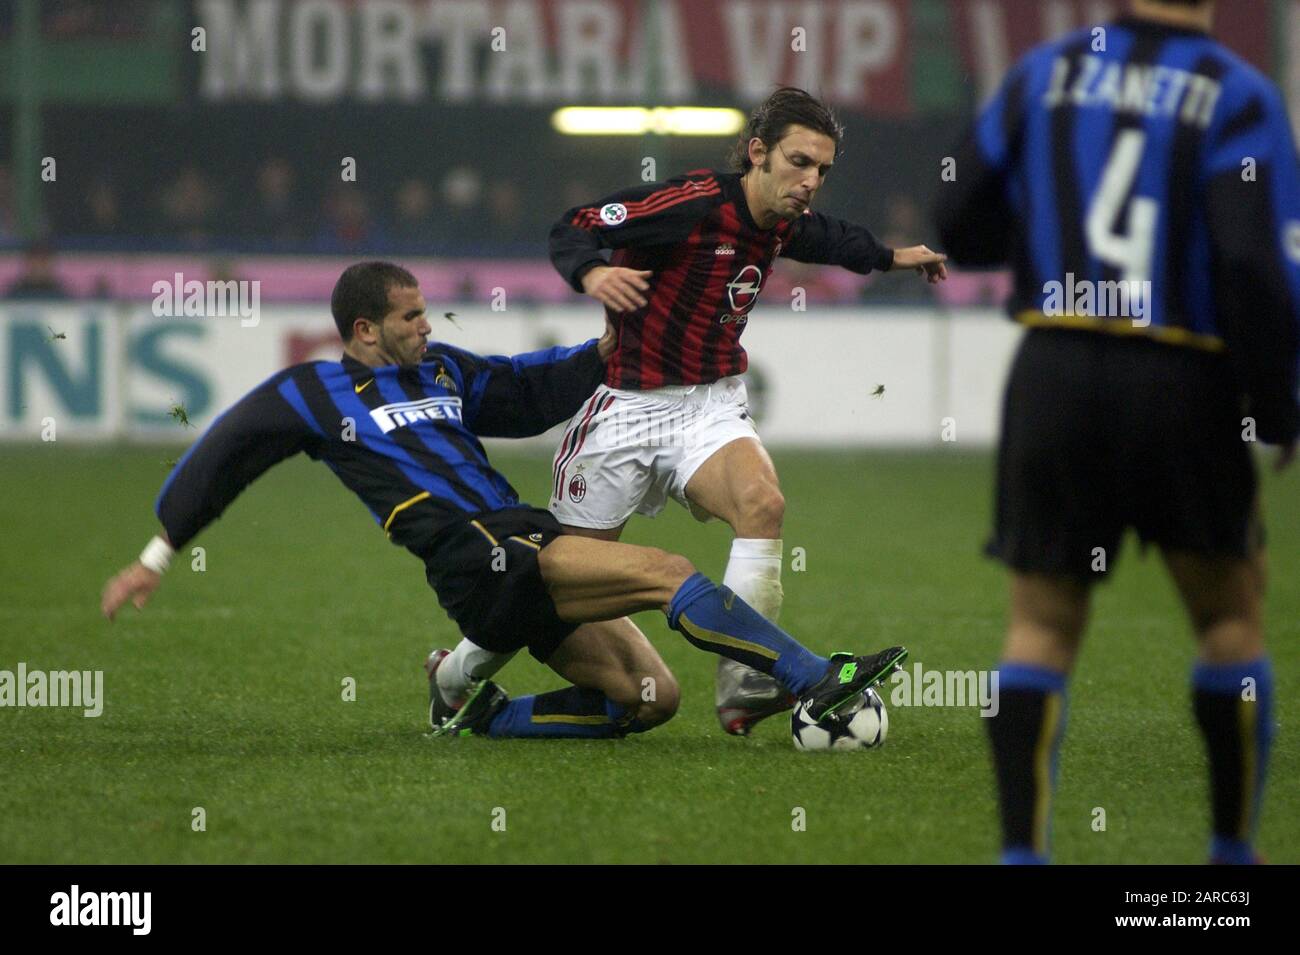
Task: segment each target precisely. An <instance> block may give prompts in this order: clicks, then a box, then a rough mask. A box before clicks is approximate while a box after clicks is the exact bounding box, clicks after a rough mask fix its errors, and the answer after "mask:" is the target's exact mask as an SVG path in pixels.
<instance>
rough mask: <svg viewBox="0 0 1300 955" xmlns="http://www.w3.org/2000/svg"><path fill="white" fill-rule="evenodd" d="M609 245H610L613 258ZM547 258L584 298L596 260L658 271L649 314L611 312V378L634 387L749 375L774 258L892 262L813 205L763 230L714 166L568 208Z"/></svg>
mask: <svg viewBox="0 0 1300 955" xmlns="http://www.w3.org/2000/svg"><path fill="white" fill-rule="evenodd" d="M603 249H611V250H613V253H612V255H611V256H610V258H609V260H608V262H607V261H606V259H605V258H604V256H602V255H601V250H603ZM550 251H551V261H552V262H553V263H554V264H555V267H556V269H558V270H559V272H560V274H561V275H562V276H563V277H564V279H565V281H567V282H568V283H569V284H570V285H571V286H572V287H573V288H574V289H575V290H576V291H579V292H581V291H582V277H583V275H585V274H586V273H587V272H588V271H589V270H590V269H592V268H594V267H595V266H598V265H606V264H609V265H615V266H622V267H625V268H630V269H641V270H648V271H650V272H651V273H653V274H652V276H651V278H650V291H649V293H648V294H647V295H646V298H647V304H646V305H645V306H644V307H642V308H639V309H637V310H635V311H631V312H615V311H613V310H612V309H608V308H607V309H606V313H607V314H608V315H609V318H610V320H611V322H612V323H613V325H614V328H615V330H616V331H617V333H618V348H617V350H616V351H615V353H614V355H613V357H612V358H611V359H610V360H609V362H608V363H607V365H606V374H605V383H606V384H607V385H609V386H610V387H612V388H627V389H633V390H648V389H651V388H658V387H661V386H663V385H694V384H704V383H708V382H712V381H717V380H718V379H719V378H723V377H726V376H727V375H738V374H740V373H741V372H743V371H744V370H745V369H746V367H748V359H747V356H746V355H745V349H744V348H742V347H741V345H740V335H741V332H742V331H744V328H745V324H746V322H748V320H749V312H750V310H751V309H752V308H753V307H754V303H755V302H756V301H758V295H759V292H760V291H761V289H762V287H763V282H764V281H765V280H766V279H767V277H768V275H769V274H770V273H771V269H772V263H773V262H774V260H775V259H776V257H777V256H778V255H784V256H787V257H788V258H791V259H794V260H796V261H799V262H816V263H822V264H827V265H840V266H843V267H844V268H846V269H849V270H851V271H854V272H859V273H862V274H866V273H867V272H870V271H871V270H872V269H877V270H885V269H888V268H889V267H890V266H891V265H892V264H893V261H894V253H893V250H891V249H888V248H885V247H884V246H882V245H881V244H880V243H879V242H877V241H876V239H875V237H874V236H873V235H872V234H871V233H870V232H869V231H867V230H866V229H865V228H863V227H862V226H858V225H853V224H851V223H848V222H843V221H841V220H839V219H833V218H831V217H829V216H824V215H821V214H820V213H816V212H813V211H812V210H807V211H805V212H804V214H803V215H801V216H798V217H796V218H795V219H794V220H792V221H785V220H782V221H779V222H778V223H777V224H776V225H775V226H773V227H772V228H770V229H760V228H759V227H758V225H757V224H756V223H755V222H754V218H753V216H752V215H751V214H750V211H749V205H748V203H747V202H746V201H745V194H744V190H743V188H742V186H741V183H740V173H738V172H718V171H714V170H708V169H700V170H695V171H694V172H688V173H686V174H685V175H683V176H678V177H676V178H674V179H669V180H668V181H667V182H656V183H647V184H646V185H643V186H635V187H633V188H631V189H624V190H622V191H621V192H616V193H614V194H613V195H611V196H606V197H605V198H604V199H601V200H599V201H597V202H594V203H592V204H590V205H586V206H579V207H577V208H575V209H570V210H569V211H568V212H566V213H565V214H564V216H563V217H562V218H561V219H560V221H559V222H557V223H556V224H555V225H554V226H553V227H552V228H551V237H550Z"/></svg>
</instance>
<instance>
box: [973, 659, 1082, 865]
mask: <svg viewBox="0 0 1300 955" xmlns="http://www.w3.org/2000/svg"><path fill="white" fill-rule="evenodd" d="M997 693H998V712H997V715H996V716H992V717H990V718H989V719H988V721H987V722H988V732H989V739H990V741H991V742H992V744H993V768H994V771H995V772H996V774H997V779H998V804H999V808H1000V810H1001V818H1002V861H1003V862H1004V863H1006V864H1009V865H1031V864H1044V863H1046V862H1047V860H1048V844H1049V839H1050V833H1051V813H1052V794H1053V792H1054V791H1055V789H1056V771H1057V763H1058V759H1057V757H1058V754H1059V752H1060V747H1061V738H1062V736H1064V734H1065V722H1066V712H1067V706H1066V694H1065V674H1064V673H1060V672H1058V671H1056V670H1049V669H1047V668H1046V667H1038V666H1030V665H1028V664H1023V663H1004V664H1002V665H1001V666H1000V667H999V668H998V684H997Z"/></svg>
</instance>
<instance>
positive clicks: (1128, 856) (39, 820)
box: [0, 443, 1300, 863]
mask: <svg viewBox="0 0 1300 955" xmlns="http://www.w3.org/2000/svg"><path fill="white" fill-rule="evenodd" d="M175 456H176V451H175V450H174V449H154V448H132V449H116V450H111V451H103V450H89V449H78V448H75V447H67V446H65V445H64V444H62V443H59V444H57V445H44V446H39V447H37V446H22V447H8V448H5V449H4V450H3V453H2V457H0V476H2V478H3V486H4V497H3V503H2V504H0V515H2V516H3V527H4V530H5V547H4V557H3V574H0V669H9V670H13V669H15V668H16V666H17V664H18V662H19V661H25V662H26V664H27V666H28V668H29V669H46V670H56V669H91V670H94V669H100V670H103V671H104V694H105V697H106V702H105V708H104V713H103V715H102V716H100V717H99V718H97V719H87V718H84V717H83V716H82V715H81V711H80V710H71V709H55V708H45V709H36V708H23V709H9V708H5V709H0V738H2V739H3V743H2V744H0V753H3V758H2V759H0V769H2V773H3V778H4V785H3V786H0V862H29V863H45V862H63V863H100V862H422V863H481V862H649V863H657V862H680V863H685V862H740V863H758V862H794V863H809V862H843V863H885V862H989V861H992V860H993V859H994V858H995V855H996V844H997V828H996V820H995V802H994V797H993V779H992V774H991V771H990V768H989V761H988V754H987V744H986V740H985V736H984V733H983V726H982V725H981V722H982V721H981V719H980V718H979V717H978V715H977V711H976V710H975V709H973V708H971V709H957V708H920V707H917V708H901V707H891V708H890V718H891V723H890V737H889V742H888V744H887V745H886V746H885V747H884V748H883V749H881V750H879V751H875V752H865V753H857V754H804V753H798V752H796V751H795V750H794V749H793V748H792V746H791V744H790V738H789V723H788V720H786V719H784V718H778V719H774V720H770V721H768V722H767V723H765V724H763V725H762V726H760V727H759V729H758V731H757V732H756V734H755V736H754V737H753V738H751V739H748V740H741V739H733V738H730V737H727V736H725V735H724V734H723V733H722V732H721V730H720V729H719V727H718V725H717V722H716V720H715V718H714V714H713V669H714V661H713V658H712V657H710V656H707V655H705V654H702V653H700V652H699V651H697V650H695V649H693V648H692V647H691V646H689V645H688V644H687V643H686V642H685V641H684V640H683V639H682V638H681V637H679V636H677V635H676V634H674V633H672V632H671V631H669V630H668V629H667V627H666V626H665V624H664V621H663V619H662V617H661V616H660V615H658V614H645V615H643V616H642V617H641V618H639V621H638V622H639V623H640V625H641V627H642V629H644V630H645V631H646V632H647V633H648V634H649V635H650V636H651V638H652V639H653V640H654V642H655V644H656V645H657V646H658V648H659V650H660V652H661V653H662V654H663V656H664V658H665V659H666V660H667V661H668V664H669V666H670V667H671V668H672V669H673V671H674V672H675V673H676V674H677V676H678V678H679V680H680V682H681V684H682V689H683V703H682V708H681V711H680V713H679V714H678V716H677V717H676V718H675V719H674V720H673V721H672V722H670V723H669V724H667V725H666V726H664V727H662V728H660V729H658V730H655V731H653V732H651V733H648V734H646V735H643V736H638V737H633V738H629V739H626V740H622V741H600V742H584V741H571V742H570V741H528V740H511V741H491V740H483V739H473V740H466V741H454V742H451V741H440V740H434V739H432V738H430V737H429V736H428V735H427V734H426V731H425V725H424V720H425V712H426V704H425V700H426V685H425V681H424V679H423V672H422V671H421V669H420V663H421V661H422V659H423V657H424V654H425V653H426V652H427V651H428V649H429V648H430V647H433V646H440V645H445V646H451V645H452V644H453V643H454V641H455V639H456V634H455V632H454V630H453V627H452V625H451V624H450V622H449V621H448V620H447V619H446V618H445V617H444V615H443V614H442V611H441V610H440V609H439V607H438V605H437V603H436V601H435V599H434V595H433V593H432V592H431V591H430V590H429V589H428V587H427V585H426V584H425V582H424V577H423V573H422V568H421V566H420V564H419V563H418V562H417V561H416V560H415V559H414V558H412V557H411V556H410V555H408V554H407V553H406V552H404V551H401V550H399V549H397V548H395V547H392V546H391V545H390V544H388V543H387V541H386V540H385V539H384V536H383V535H382V534H381V533H379V532H378V530H377V529H376V528H375V526H374V524H373V522H372V521H371V519H370V517H369V515H368V514H367V513H366V512H365V509H364V508H363V507H362V506H361V505H360V504H359V503H358V502H357V501H356V500H355V499H354V498H353V497H352V496H351V495H350V494H349V493H348V492H347V491H346V490H345V489H344V488H343V487H342V486H340V485H339V484H338V483H337V481H336V480H335V479H334V477H333V476H332V475H331V474H330V473H329V472H328V470H327V469H326V468H324V467H321V466H319V465H316V464H313V463H311V462H310V461H308V460H307V459H306V458H299V459H295V460H293V461H290V462H288V463H286V464H283V465H281V466H280V467H279V468H277V469H275V470H274V471H272V472H271V473H270V474H268V475H267V476H266V477H264V478H263V479H262V480H261V481H260V482H258V483H257V484H256V485H254V486H253V487H252V488H251V489H250V490H249V491H248V492H246V493H245V495H244V496H243V497H242V498H241V499H240V500H238V501H237V502H236V503H235V505H234V506H233V507H232V508H231V509H230V511H229V512H228V513H227V514H226V516H225V517H224V518H223V519H222V520H221V521H219V522H218V523H217V524H216V525H214V526H213V527H212V528H210V529H209V530H208V531H207V532H206V533H205V534H203V535H201V536H200V537H199V539H198V540H197V541H196V542H195V543H196V544H198V545H201V546H203V547H204V548H205V549H206V562H207V569H206V571H204V572H203V573H196V572H193V571H192V570H191V567H190V561H189V560H188V559H182V557H181V556H178V558H177V561H176V562H175V563H174V564H173V568H172V570H171V572H170V573H169V574H168V576H167V579H166V580H165V582H164V585H163V587H162V589H161V590H160V591H159V593H158V594H157V595H156V596H155V599H154V601H153V603H152V604H151V605H150V606H149V607H148V608H147V609H146V610H145V612H143V613H136V612H135V611H134V610H133V609H131V608H129V607H128V608H127V609H126V611H125V613H124V615H123V617H122V618H120V619H119V621H118V622H117V623H116V624H115V625H112V626H110V625H109V624H108V623H106V622H105V621H103V620H102V619H100V617H99V615H98V601H99V592H100V588H101V587H102V585H103V583H104V581H105V579H106V578H107V577H108V576H109V575H110V574H111V573H112V572H114V571H116V570H117V569H118V568H119V567H120V566H121V565H122V564H124V563H126V562H127V561H128V560H129V559H131V558H133V557H134V556H135V555H136V554H137V553H139V550H140V548H141V547H142V546H143V544H144V543H145V541H146V540H147V539H148V537H149V535H150V534H152V533H153V532H154V529H155V526H156V525H155V522H154V520H153V517H152V513H151V504H152V501H153V498H154V496H155V494H156V493H157V490H158V487H159V485H160V483H161V482H162V480H163V479H164V477H165V476H166V473H167V465H166V463H165V462H166V460H167V459H170V458H174V457H175ZM494 456H495V457H496V459H497V461H498V463H499V465H500V466H501V467H502V469H503V470H504V471H505V472H506V473H507V475H508V476H509V477H510V478H511V479H512V481H514V483H515V485H516V487H518V488H519V489H520V492H521V493H522V495H523V496H524V498H525V499H526V500H531V501H534V502H543V503H544V501H545V499H546V493H545V489H546V484H547V479H548V472H549V468H548V462H547V459H545V458H543V457H540V456H536V455H527V456H525V455H518V454H515V455H508V454H500V453H498V454H495V455H494ZM775 457H776V461H777V467H778V470H779V471H780V473H781V475H782V481H783V485H784V490H785V492H786V497H787V500H788V514H787V523H786V534H785V539H786V552H787V567H786V573H785V590H786V600H785V608H784V611H783V615H782V622H783V624H784V625H785V626H786V628H787V629H789V630H790V631H791V632H792V633H794V634H795V635H796V636H798V637H799V638H800V639H801V640H803V641H804V642H805V643H806V644H808V645H809V646H811V647H813V648H814V649H817V650H820V651H823V652H826V651H830V650H832V649H837V648H843V647H850V648H860V649H863V650H867V649H870V650H874V649H878V648H880V647H882V646H885V645H888V644H892V643H902V644H906V645H907V646H908V647H909V648H910V649H911V650H912V655H913V660H919V661H920V662H921V663H922V664H923V665H924V666H925V667H927V668H936V669H959V670H966V669H982V668H987V667H989V666H990V665H992V664H993V663H994V661H995V660H996V657H997V652H998V648H999V645H1000V640H1001V634H1002V627H1003V620H1004V613H1005V609H1004V605H1005V585H1004V581H1003V575H1002V573H1001V572H1000V569H999V568H998V567H997V565H995V564H993V563H992V562H990V561H988V560H986V559H984V558H982V557H981V556H980V553H979V547H980V544H981V543H982V541H983V538H984V534H985V531H986V528H987V526H988V521H989V510H990V481H991V458H990V456H989V455H987V454H977V453H941V452H938V451H933V452H871V453H867V452H861V453H844V454H831V453H796V452H785V453H778V454H776V455H775ZM1270 460H1271V458H1270ZM1264 500H1265V508H1266V516H1267V520H1268V525H1269V533H1270V541H1271V551H1272V587H1271V593H1270V597H1269V602H1268V615H1267V620H1268V630H1269V640H1270V644H1271V648H1272V653H1273V658H1274V665H1275V669H1276V672H1277V678H1278V679H1277V700H1278V705H1277V709H1276V719H1277V722H1278V723H1279V724H1280V727H1279V732H1278V736H1277V739H1276V742H1275V745H1274V755H1273V762H1272V767H1271V774H1270V785H1269V790H1268V795H1267V802H1266V807H1265V816H1264V822H1263V825H1262V831H1261V835H1260V843H1259V844H1260V847H1261V848H1262V850H1263V851H1264V852H1265V853H1266V854H1267V855H1268V856H1269V857H1270V860H1271V861H1274V862H1290V863H1295V862H1300V786H1297V785H1296V783H1297V780H1298V779H1300V755H1298V754H1300V748H1298V744H1297V733H1296V728H1295V723H1296V715H1297V713H1300V666H1297V664H1298V663H1300V474H1297V473H1295V472H1294V471H1293V472H1291V473H1287V474H1286V475H1284V476H1283V477H1282V478H1281V479H1278V478H1274V477H1272V476H1271V475H1268V476H1266V479H1265V499H1264ZM626 539H628V540H630V541H632V542H638V543H647V544H656V545H659V546H662V547H666V548H670V549H673V550H677V551H680V552H682V553H684V554H686V555H687V556H689V557H690V558H692V559H693V560H694V561H695V562H696V563H697V565H698V566H699V567H700V568H701V569H702V570H704V571H705V572H707V573H709V574H710V575H712V576H714V577H715V578H718V577H720V576H721V572H722V568H723V563H724V560H725V556H726V551H727V547H728V541H729V533H728V531H727V529H726V528H725V527H724V526H722V525H719V524H716V523H715V524H712V525H707V526H705V525H699V524H696V523H695V522H694V521H692V520H691V519H690V517H689V516H688V515H687V514H686V513H685V512H684V511H682V510H681V509H680V508H676V507H673V508H671V509H670V512H669V513H667V514H665V515H664V516H662V517H661V518H659V519H658V520H654V521H649V520H644V519H636V520H634V521H633V523H632V525H631V527H630V529H629V533H628V535H627V538H626ZM796 547H802V548H804V549H805V552H806V569H805V570H804V571H803V572H800V573H795V572H792V571H791V570H790V565H789V556H790V553H791V550H792V549H793V548H796ZM1192 658H1193V644H1192V640H1191V639H1190V637H1189V634H1188V628H1187V626H1186V624H1185V622H1184V620H1183V617H1182V615H1181V611H1180V610H1179V609H1178V607H1177V604H1176V602H1175V598H1174V594H1173V591H1172V588H1171V586H1170V584H1169V582H1168V581H1167V579H1166V578H1165V577H1164V574H1163V572H1162V570H1161V569H1160V564H1159V561H1158V559H1157V558H1156V557H1155V555H1154V554H1152V555H1148V556H1147V557H1146V558H1145V559H1140V558H1139V555H1138V551H1137V547H1136V545H1135V543H1134V541H1133V540H1131V539H1130V540H1129V541H1127V542H1126V545H1125V549H1124V553H1123V554H1122V556H1121V557H1120V559H1119V568H1118V574H1117V576H1116V577H1115V579H1113V580H1112V581H1111V582H1110V583H1108V584H1106V585H1105V586H1103V587H1102V588H1100V590H1099V592H1098V596H1097V600H1096V601H1095V607H1094V616H1093V621H1092V625H1091V629H1090V632H1089V640H1088V644H1087V646H1086V648H1085V652H1084V657H1083V660H1082V663H1081V665H1080V667H1079V669H1078V672H1077V674H1076V676H1075V679H1074V681H1073V683H1072V688H1071V699H1070V715H1069V727H1068V731H1067V737H1066V744H1065V748H1064V751H1063V755H1062V761H1061V785H1060V790H1059V792H1058V796H1057V800H1056V805H1055V814H1054V827H1055V858H1056V860H1057V861H1059V862H1074V863H1084V862H1087V863H1120V862H1123V863H1128V862H1147V863H1153V862H1174V863H1194V862H1200V861H1202V859H1203V853H1204V847H1205V844H1206V831H1207V827H1208V809H1207V805H1206V793H1205V789H1206V775H1205V771H1204V756H1203V753H1202V750H1201V744H1200V739H1199V736H1198V735H1197V734H1196V732H1195V729H1194V725H1193V722H1192V718H1191V713H1190V705H1189V699H1188V695H1189V694H1188V669H1189V667H1190V664H1191V661H1192ZM346 677H352V678H354V679H355V681H356V700H355V701H354V702H345V701H344V700H343V699H342V696H343V694H342V684H343V680H344V678H346ZM500 681H501V683H502V684H503V685H504V686H505V687H506V689H507V690H509V691H510V692H512V693H515V694H519V693H525V692H532V691H537V690H545V689H550V688H553V687H556V686H558V685H559V680H558V678H557V677H555V676H554V675H553V674H551V673H550V671H548V670H545V669H544V668H542V667H540V666H538V665H537V664H536V663H535V662H534V661H532V660H531V659H525V658H519V659H517V660H516V661H515V662H514V663H512V664H511V665H510V666H509V667H508V668H507V669H506V670H504V671H503V672H502V674H501V675H500ZM886 699H887V701H888V697H887V698H886ZM195 807H202V808H203V809H204V810H205V812H206V831H203V832H196V831H193V830H192V827H191V820H192V818H193V817H192V811H193V809H194V808H195ZM1096 807H1100V808H1102V809H1104V810H1105V822H1106V828H1105V831H1101V832H1099V831H1094V828H1093V821H1094V818H1095V817H1094V809H1095V808H1096ZM498 808H500V809H504V810H505V814H504V821H505V831H495V830H494V829H493V826H492V823H493V820H494V819H497V820H500V819H501V818H502V815H501V813H499V812H495V810H497V809H498ZM796 808H802V809H803V810H804V812H805V817H806V829H805V830H804V831H794V829H793V828H792V821H793V820H794V818H795V814H794V811H795V809H796Z"/></svg>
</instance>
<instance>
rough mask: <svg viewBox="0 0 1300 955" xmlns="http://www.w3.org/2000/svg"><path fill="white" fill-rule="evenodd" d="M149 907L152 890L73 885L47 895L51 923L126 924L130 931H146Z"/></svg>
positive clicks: (150, 909) (151, 903)
mask: <svg viewBox="0 0 1300 955" xmlns="http://www.w3.org/2000/svg"><path fill="white" fill-rule="evenodd" d="M152 911H153V893H152V892H82V891H81V886H79V885H74V886H73V887H72V888H71V890H69V891H67V892H55V893H54V894H53V895H51V896H50V924H51V925H129V926H131V934H132V935H148V934H149V929H150V927H151V926H152V922H153V919H152V918H151V914H152Z"/></svg>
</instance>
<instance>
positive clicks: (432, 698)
mask: <svg viewBox="0 0 1300 955" xmlns="http://www.w3.org/2000/svg"><path fill="white" fill-rule="evenodd" d="M449 656H451V651H450V650H434V651H433V652H432V653H430V654H429V656H428V658H427V659H426V660H425V661H424V672H425V673H427V674H428V675H429V728H430V729H431V730H433V731H434V732H437V731H438V727H440V726H442V724H443V723H445V722H447V720H449V719H451V717H453V716H455V715H456V711H457V710H459V709H460V708H461V707H462V706H464V705H465V701H464V700H461V701H460V702H459V703H457V704H456V705H455V706H451V705H450V704H448V703H447V701H446V700H444V699H443V698H442V691H441V690H440V689H438V667H440V666H442V661H443V660H445V659H447V657H449Z"/></svg>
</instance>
